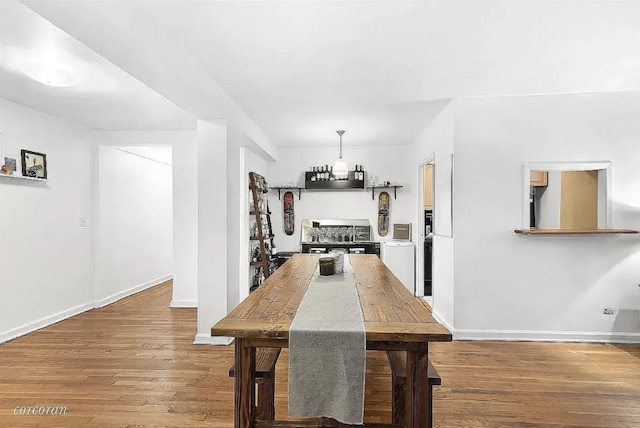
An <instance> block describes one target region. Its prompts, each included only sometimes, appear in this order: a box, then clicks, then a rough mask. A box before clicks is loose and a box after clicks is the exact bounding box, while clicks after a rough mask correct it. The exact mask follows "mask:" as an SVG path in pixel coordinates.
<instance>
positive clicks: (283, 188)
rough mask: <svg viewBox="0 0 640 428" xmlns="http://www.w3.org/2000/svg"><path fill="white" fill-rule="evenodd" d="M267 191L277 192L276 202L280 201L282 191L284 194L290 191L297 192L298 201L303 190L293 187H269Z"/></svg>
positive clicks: (302, 188)
mask: <svg viewBox="0 0 640 428" xmlns="http://www.w3.org/2000/svg"><path fill="white" fill-rule="evenodd" d="M269 189H271V190H277V191H278V200H280V191H281V190H284V191H285V193H286V192H288V191H290V190H297V191H298V200H300V194H301V193H302V191H303V190H304V187H293V186H274V187H269Z"/></svg>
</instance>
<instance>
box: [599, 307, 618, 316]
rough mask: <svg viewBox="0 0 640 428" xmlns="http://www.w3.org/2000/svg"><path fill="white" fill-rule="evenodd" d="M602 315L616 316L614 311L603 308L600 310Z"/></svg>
mask: <svg viewBox="0 0 640 428" xmlns="http://www.w3.org/2000/svg"><path fill="white" fill-rule="evenodd" d="M602 314H603V315H615V314H616V310H615V309H614V308H604V309H603V310H602Z"/></svg>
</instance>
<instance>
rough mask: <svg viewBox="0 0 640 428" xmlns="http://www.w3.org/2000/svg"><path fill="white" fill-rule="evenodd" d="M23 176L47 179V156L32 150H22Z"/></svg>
mask: <svg viewBox="0 0 640 428" xmlns="http://www.w3.org/2000/svg"><path fill="white" fill-rule="evenodd" d="M20 158H21V160H22V175H23V176H25V177H31V178H40V179H42V180H46V179H47V155H45V154H44V153H38V152H33V151H31V150H25V149H22V150H20Z"/></svg>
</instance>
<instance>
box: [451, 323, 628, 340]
mask: <svg viewBox="0 0 640 428" xmlns="http://www.w3.org/2000/svg"><path fill="white" fill-rule="evenodd" d="M439 321H440V320H439ZM440 322H441V323H443V322H442V321H440ZM443 324H445V323H443ZM445 326H446V325H445ZM447 327H448V326H447ZM450 330H451V329H450ZM451 331H452V332H453V338H454V340H480V341H490V340H498V341H531V342H596V343H640V333H638V332H620V333H612V332H591V331H544V330H473V329H458V330H455V331H453V330H451Z"/></svg>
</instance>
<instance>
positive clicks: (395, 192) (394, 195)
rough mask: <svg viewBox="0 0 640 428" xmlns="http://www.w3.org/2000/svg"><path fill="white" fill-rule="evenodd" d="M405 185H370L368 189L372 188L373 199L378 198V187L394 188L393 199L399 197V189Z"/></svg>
mask: <svg viewBox="0 0 640 428" xmlns="http://www.w3.org/2000/svg"><path fill="white" fill-rule="evenodd" d="M401 187H404V186H400V185H393V186H370V187H368V189H371V199H373V200H375V199H376V189H393V199H397V198H398V189H399V188H401Z"/></svg>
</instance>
